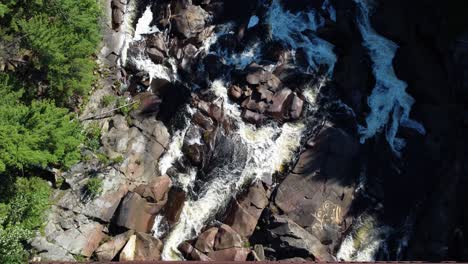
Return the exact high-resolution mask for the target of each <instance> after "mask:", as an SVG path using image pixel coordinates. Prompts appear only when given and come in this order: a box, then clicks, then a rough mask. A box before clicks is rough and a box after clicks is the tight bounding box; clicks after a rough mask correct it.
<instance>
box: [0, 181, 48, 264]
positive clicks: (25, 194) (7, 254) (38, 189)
mask: <svg viewBox="0 0 468 264" xmlns="http://www.w3.org/2000/svg"><path fill="white" fill-rule="evenodd" d="M13 189H14V191H13V192H14V195H13V197H11V198H10V199H9V201H7V202H5V203H0V263H12V264H16V263H25V262H26V261H27V258H28V252H27V251H26V250H25V248H24V245H25V244H26V242H27V240H28V239H30V238H32V237H33V236H34V231H35V230H37V229H39V228H41V227H42V226H43V224H44V222H45V212H46V211H47V209H48V208H49V206H50V193H51V191H50V187H49V185H48V183H47V182H46V181H44V180H42V179H40V178H36V177H32V178H30V179H27V178H18V179H17V180H16V183H15V184H14V186H13ZM0 195H3V194H2V193H0Z"/></svg>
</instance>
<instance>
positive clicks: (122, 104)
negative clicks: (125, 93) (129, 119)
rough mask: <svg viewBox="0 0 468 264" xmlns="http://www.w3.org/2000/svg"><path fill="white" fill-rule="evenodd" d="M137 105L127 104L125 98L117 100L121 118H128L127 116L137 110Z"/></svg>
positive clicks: (133, 103)
mask: <svg viewBox="0 0 468 264" xmlns="http://www.w3.org/2000/svg"><path fill="white" fill-rule="evenodd" d="M138 107H139V104H138V103H137V102H128V101H127V100H126V99H125V98H119V99H118V100H117V108H119V111H120V113H121V114H122V115H123V116H128V114H129V113H130V112H131V111H133V110H136V109H138Z"/></svg>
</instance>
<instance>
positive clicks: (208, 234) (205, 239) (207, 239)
mask: <svg viewBox="0 0 468 264" xmlns="http://www.w3.org/2000/svg"><path fill="white" fill-rule="evenodd" d="M217 234H218V228H217V227H211V228H209V229H208V230H206V231H205V232H203V233H201V234H200V235H199V236H198V239H197V242H196V243H195V248H196V249H198V250H200V251H201V252H203V253H209V252H211V251H214V245H215V238H216V235H217Z"/></svg>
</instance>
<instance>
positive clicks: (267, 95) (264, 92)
mask: <svg viewBox="0 0 468 264" xmlns="http://www.w3.org/2000/svg"><path fill="white" fill-rule="evenodd" d="M257 92H258V93H259V94H260V100H263V101H265V102H267V103H271V102H272V100H273V95H274V93H273V92H272V91H270V90H268V89H267V87H265V86H260V87H258V89H257Z"/></svg>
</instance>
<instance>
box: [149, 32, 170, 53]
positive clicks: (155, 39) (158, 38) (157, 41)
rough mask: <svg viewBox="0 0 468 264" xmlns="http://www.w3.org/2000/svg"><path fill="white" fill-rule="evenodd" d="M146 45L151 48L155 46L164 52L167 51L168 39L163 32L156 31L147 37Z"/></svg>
mask: <svg viewBox="0 0 468 264" xmlns="http://www.w3.org/2000/svg"><path fill="white" fill-rule="evenodd" d="M146 46H147V47H149V48H155V49H157V50H159V51H160V52H161V53H164V54H166V52H167V46H166V41H165V40H164V34H163V33H156V34H154V35H152V36H150V37H148V38H147V39H146Z"/></svg>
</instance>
